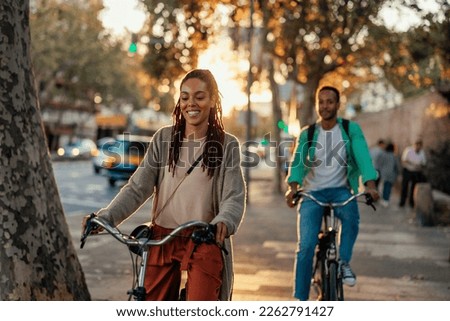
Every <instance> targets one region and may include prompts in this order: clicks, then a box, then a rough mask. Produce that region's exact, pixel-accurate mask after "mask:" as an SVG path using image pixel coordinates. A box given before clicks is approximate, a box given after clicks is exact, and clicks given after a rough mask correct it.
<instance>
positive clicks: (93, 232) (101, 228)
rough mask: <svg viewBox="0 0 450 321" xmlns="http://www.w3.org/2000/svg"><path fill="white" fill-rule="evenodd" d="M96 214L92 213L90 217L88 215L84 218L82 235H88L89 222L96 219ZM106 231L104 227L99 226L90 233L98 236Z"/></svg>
mask: <svg viewBox="0 0 450 321" xmlns="http://www.w3.org/2000/svg"><path fill="white" fill-rule="evenodd" d="M95 216H96V215H95V213H91V214H89V215H86V216H85V217H83V220H82V221H81V235H82V236H84V234H86V232H87V227H88V224H89V221H90V219H91V218H93V217H95ZM103 230H104V229H103V227H101V226H99V225H97V226H96V227H95V228H91V229H90V230H89V231H88V232H89V234H91V235H92V234H98V233H100V232H102V231H103Z"/></svg>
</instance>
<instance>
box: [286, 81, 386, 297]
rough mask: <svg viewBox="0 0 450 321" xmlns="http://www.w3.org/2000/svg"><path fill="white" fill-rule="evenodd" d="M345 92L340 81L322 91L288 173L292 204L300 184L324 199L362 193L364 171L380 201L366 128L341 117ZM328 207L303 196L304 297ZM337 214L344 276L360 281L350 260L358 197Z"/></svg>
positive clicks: (299, 259)
mask: <svg viewBox="0 0 450 321" xmlns="http://www.w3.org/2000/svg"><path fill="white" fill-rule="evenodd" d="M339 98H340V94H339V91H338V90H337V89H336V88H335V87H331V86H325V87H322V88H320V89H319V90H318V91H317V94H316V102H317V103H316V112H317V114H318V116H319V121H318V122H317V124H315V125H314V127H312V128H310V129H309V130H308V127H306V128H304V129H303V130H302V132H301V134H300V137H299V139H298V141H297V145H296V147H295V153H294V156H293V159H292V162H291V165H290V168H289V173H288V177H287V178H286V181H287V183H288V190H287V192H286V195H285V197H286V202H287V204H288V206H289V207H294V206H295V205H294V202H293V197H294V194H295V192H297V191H298V190H299V189H303V190H306V191H309V192H310V193H311V194H312V195H313V196H314V197H316V198H317V199H318V200H320V201H322V202H342V201H345V200H346V199H348V198H349V197H350V196H351V194H352V192H353V193H357V191H358V189H359V178H360V176H361V177H362V182H363V183H364V185H365V188H366V192H368V193H369V194H370V195H371V196H372V198H373V199H374V200H375V201H376V200H377V199H378V198H379V195H378V192H377V189H376V185H375V181H376V179H377V172H376V171H375V169H374V167H373V165H372V160H371V157H370V153H369V149H368V146H367V143H366V140H365V138H364V134H363V132H362V130H361V128H360V126H359V125H358V124H357V123H355V122H352V121H348V120H344V119H342V118H338V117H337V112H338V110H339V107H340V104H339ZM345 122H347V124H345ZM347 127H348V128H347ZM308 132H309V134H308ZM309 140H311V141H309ZM322 213H323V209H322V207H321V206H319V205H318V204H316V203H314V202H313V201H312V200H310V199H303V200H302V202H301V204H300V206H299V217H298V221H299V225H298V229H299V233H298V235H299V236H298V238H299V239H298V250H297V253H296V260H295V281H294V297H295V298H297V299H299V300H302V301H306V300H308V298H309V291H310V285H311V277H312V264H313V257H314V251H315V247H316V244H317V240H318V234H319V231H320V227H321V222H322ZM336 216H337V217H338V218H339V219H340V220H341V222H342V232H341V246H340V250H339V252H340V253H339V255H340V258H341V272H342V274H343V282H344V284H347V285H349V286H354V285H355V284H356V276H355V274H354V273H353V271H352V270H351V268H350V265H349V263H350V260H351V258H352V252H353V246H354V244H355V241H356V238H357V235H358V229H359V211H358V206H357V203H356V201H355V200H354V201H352V202H350V203H349V204H347V205H346V206H344V207H342V208H339V209H337V210H336Z"/></svg>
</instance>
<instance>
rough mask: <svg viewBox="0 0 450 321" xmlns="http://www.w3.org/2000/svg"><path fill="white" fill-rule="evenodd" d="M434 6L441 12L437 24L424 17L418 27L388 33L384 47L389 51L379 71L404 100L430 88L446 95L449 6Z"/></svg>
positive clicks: (449, 65) (449, 79) (449, 81)
mask: <svg viewBox="0 0 450 321" xmlns="http://www.w3.org/2000/svg"><path fill="white" fill-rule="evenodd" d="M436 2H438V3H439V6H440V7H441V8H442V15H443V18H442V19H441V20H438V19H437V17H436V15H434V14H431V13H426V14H424V16H423V17H422V19H423V20H422V22H421V23H420V24H419V25H418V26H415V27H413V28H411V29H409V30H408V31H406V32H401V33H396V34H392V33H391V35H390V36H389V40H390V42H389V43H386V46H389V48H390V50H389V51H388V52H387V55H386V59H384V64H382V68H383V70H384V72H385V75H386V78H387V79H389V81H390V82H391V83H392V84H393V85H394V86H395V88H396V89H397V90H399V91H400V92H402V93H403V94H404V95H405V96H406V97H409V96H413V95H415V94H417V93H418V92H421V91H425V90H429V89H430V88H437V90H439V91H440V92H441V93H442V94H443V95H444V96H447V97H448V95H449V92H450V43H449V41H448V39H449V38H450V24H449V19H450V4H449V3H448V2H447V1H438V0H436ZM418 10H419V12H421V11H422V10H421V9H420V8H418ZM385 33H386V31H385Z"/></svg>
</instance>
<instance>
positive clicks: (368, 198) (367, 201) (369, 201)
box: [366, 193, 377, 211]
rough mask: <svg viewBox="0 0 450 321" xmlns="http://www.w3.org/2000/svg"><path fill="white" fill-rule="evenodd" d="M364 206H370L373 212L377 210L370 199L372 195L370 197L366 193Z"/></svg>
mask: <svg viewBox="0 0 450 321" xmlns="http://www.w3.org/2000/svg"><path fill="white" fill-rule="evenodd" d="M366 204H367V205H370V207H372V208H373V210H374V211H376V210H377V208H376V207H375V205H373V197H372V195H370V194H369V193H366Z"/></svg>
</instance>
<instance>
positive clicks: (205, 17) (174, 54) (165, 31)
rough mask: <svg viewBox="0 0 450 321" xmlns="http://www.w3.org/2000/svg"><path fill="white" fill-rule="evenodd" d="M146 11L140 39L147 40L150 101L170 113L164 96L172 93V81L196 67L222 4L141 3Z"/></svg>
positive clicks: (145, 62)
mask: <svg viewBox="0 0 450 321" xmlns="http://www.w3.org/2000/svg"><path fill="white" fill-rule="evenodd" d="M141 2H142V3H143V4H144V6H145V8H146V10H147V12H148V20H147V22H146V27H145V29H144V30H143V32H142V36H144V37H141V39H146V40H145V42H146V44H147V53H146V54H145V57H144V59H143V67H144V68H145V70H146V72H147V73H148V74H149V75H150V77H151V78H152V79H153V81H152V85H153V87H154V90H156V92H162V93H165V95H164V96H165V97H166V99H161V98H160V97H159V95H154V96H153V97H152V100H153V101H154V102H155V103H156V104H159V105H161V110H165V111H170V110H172V107H173V103H171V105H170V106H167V104H168V103H170V99H167V96H170V97H172V101H173V94H174V82H175V81H176V80H178V79H179V78H180V77H181V76H182V75H183V74H184V73H186V72H187V71H188V70H190V69H192V68H195V67H197V63H198V57H199V54H200V53H201V52H202V51H203V50H204V49H206V48H207V47H208V41H209V40H210V38H211V37H213V35H214V32H215V29H216V25H217V19H218V18H217V12H216V8H217V6H218V4H219V3H223V1H189V0H181V1H177V0H169V1H154V0H141Z"/></svg>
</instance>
